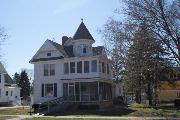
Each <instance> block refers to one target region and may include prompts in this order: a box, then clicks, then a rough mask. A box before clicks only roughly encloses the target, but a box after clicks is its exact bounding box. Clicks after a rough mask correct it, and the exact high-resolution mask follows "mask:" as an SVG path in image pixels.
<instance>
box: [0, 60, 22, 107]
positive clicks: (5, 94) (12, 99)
mask: <svg viewBox="0 0 180 120" xmlns="http://www.w3.org/2000/svg"><path fill="white" fill-rule="evenodd" d="M20 104H21V98H20V88H19V87H17V85H16V84H15V83H14V81H13V80H12V79H11V77H10V76H9V75H8V73H7V71H6V70H5V68H4V66H3V65H2V63H1V62H0V105H20Z"/></svg>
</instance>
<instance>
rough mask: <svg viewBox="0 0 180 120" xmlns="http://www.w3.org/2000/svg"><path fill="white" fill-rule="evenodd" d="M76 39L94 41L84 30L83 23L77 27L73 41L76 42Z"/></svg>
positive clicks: (85, 29) (86, 30)
mask: <svg viewBox="0 0 180 120" xmlns="http://www.w3.org/2000/svg"><path fill="white" fill-rule="evenodd" d="M78 39H90V40H94V38H93V37H92V35H91V34H90V32H89V30H88V29H87V28H86V26H85V24H84V23H83V21H82V22H81V24H80V25H79V27H78V29H77V31H76V33H75V34H74V37H73V40H78Z"/></svg>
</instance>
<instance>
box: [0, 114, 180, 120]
mask: <svg viewBox="0 0 180 120" xmlns="http://www.w3.org/2000/svg"><path fill="white" fill-rule="evenodd" d="M1 116H14V117H15V118H10V119H7V120H23V119H25V118H33V117H45V118H66V119H68V118H83V119H85V118H89V119H100V120H101V119H103V120H106V119H108V120H109V119H110V120H121V119H123V120H157V119H158V120H159V119H161V120H167V119H168V120H180V118H173V117H110V116H37V115H31V116H30V115H0V117H1Z"/></svg>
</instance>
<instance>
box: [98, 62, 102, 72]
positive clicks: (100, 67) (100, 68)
mask: <svg viewBox="0 0 180 120" xmlns="http://www.w3.org/2000/svg"><path fill="white" fill-rule="evenodd" d="M101 70H102V66H101V61H99V72H101Z"/></svg>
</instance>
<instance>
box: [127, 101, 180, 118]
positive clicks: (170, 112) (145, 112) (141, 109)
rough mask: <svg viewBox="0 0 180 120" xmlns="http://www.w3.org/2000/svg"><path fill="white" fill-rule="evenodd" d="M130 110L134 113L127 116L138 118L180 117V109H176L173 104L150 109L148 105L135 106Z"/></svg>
mask: <svg viewBox="0 0 180 120" xmlns="http://www.w3.org/2000/svg"><path fill="white" fill-rule="evenodd" d="M129 109H131V110H133V111H134V112H132V113H130V114H128V115H127V116H137V117H141V116H143V117H180V114H179V113H180V107H174V106H173V104H161V105H160V106H158V107H157V108H153V107H149V106H147V105H142V104H140V105H138V104H133V105H131V106H130V107H129Z"/></svg>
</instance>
